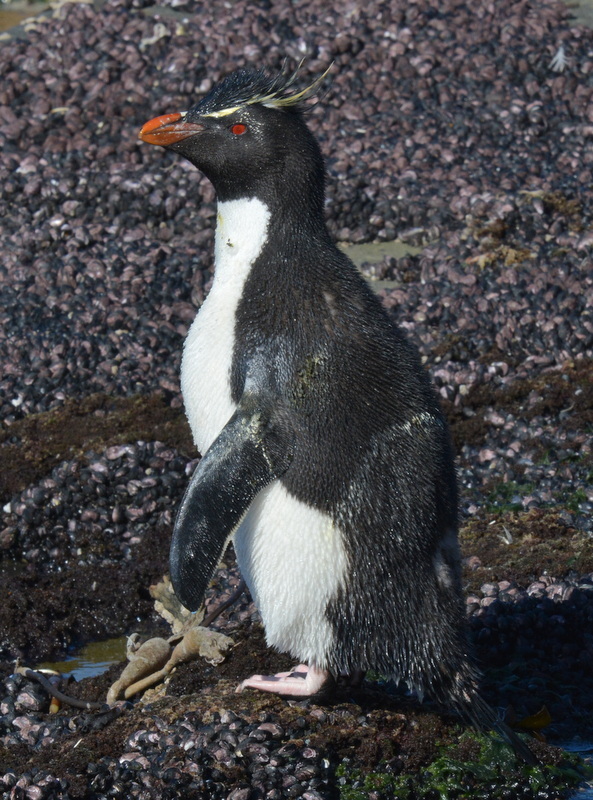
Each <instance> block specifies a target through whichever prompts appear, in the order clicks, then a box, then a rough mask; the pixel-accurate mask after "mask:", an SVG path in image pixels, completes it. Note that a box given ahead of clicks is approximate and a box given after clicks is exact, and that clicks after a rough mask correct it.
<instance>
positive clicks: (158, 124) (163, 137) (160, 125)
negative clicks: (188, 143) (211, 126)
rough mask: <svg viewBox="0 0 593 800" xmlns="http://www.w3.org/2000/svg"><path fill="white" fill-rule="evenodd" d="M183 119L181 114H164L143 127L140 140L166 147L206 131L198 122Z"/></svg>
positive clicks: (139, 136)
mask: <svg viewBox="0 0 593 800" xmlns="http://www.w3.org/2000/svg"><path fill="white" fill-rule="evenodd" d="M182 119H183V116H182V115H181V114H163V116H161V117H155V118H154V119H151V120H150V122H147V123H146V125H143V126H142V129H141V131H140V133H139V134H138V138H140V139H142V141H143V142H147V143H148V144H160V145H161V146H162V147H166V146H167V145H168V144H175V142H181V141H182V140H183V139H187V138H188V137H190V136H194V135H195V134H196V133H199V132H200V131H203V130H204V126H203V125H199V124H198V123H197V122H182V121H181V120H182Z"/></svg>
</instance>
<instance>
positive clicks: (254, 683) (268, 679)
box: [237, 664, 331, 697]
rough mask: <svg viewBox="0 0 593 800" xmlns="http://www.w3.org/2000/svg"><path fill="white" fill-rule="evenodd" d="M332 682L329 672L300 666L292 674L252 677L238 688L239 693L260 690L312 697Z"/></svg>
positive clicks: (283, 673)
mask: <svg viewBox="0 0 593 800" xmlns="http://www.w3.org/2000/svg"><path fill="white" fill-rule="evenodd" d="M330 680H331V675H330V673H329V672H327V670H324V669H318V668H317V667H309V666H307V664H299V665H298V667H294V668H293V669H291V670H290V672H279V673H278V674H277V675H252V676H251V678H247V679H246V680H244V681H242V682H241V683H240V684H239V685H238V686H237V691H238V692H242V691H243V690H244V689H259V690H260V691H262V692H274V693H275V694H281V695H287V696H290V697H310V696H311V695H314V694H317V693H318V692H320V691H321V690H322V689H323V688H324V687H325V686H326V684H327V682H328V681H330Z"/></svg>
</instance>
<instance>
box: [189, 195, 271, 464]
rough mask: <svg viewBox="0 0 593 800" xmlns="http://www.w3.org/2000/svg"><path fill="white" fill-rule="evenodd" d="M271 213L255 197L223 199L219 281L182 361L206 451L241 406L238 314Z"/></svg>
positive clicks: (197, 435) (194, 424) (195, 430)
mask: <svg viewBox="0 0 593 800" xmlns="http://www.w3.org/2000/svg"><path fill="white" fill-rule="evenodd" d="M269 218H270V212H269V211H268V208H267V206H266V205H265V204H264V203H262V202H261V201H260V200H257V199H255V198H251V199H244V200H231V201H229V202H227V203H219V204H218V215H217V225H216V237H215V245H214V262H215V268H214V269H215V272H214V283H213V284H212V289H211V290H210V293H209V294H208V297H207V298H206V300H205V301H204V303H203V304H202V307H201V309H200V311H199V312H198V315H197V317H196V319H195V320H194V322H193V325H192V326H191V328H190V330H189V333H188V335H187V339H186V340H185V345H184V348H183V359H182V361H181V391H182V394H183V402H184V404H185V412H186V414H187V418H188V421H189V424H190V427H191V430H192V434H193V437H194V441H195V443H196V446H197V448H198V450H199V451H200V453H201V454H202V455H204V453H205V452H206V451H207V450H208V448H209V447H210V445H211V444H212V442H213V441H214V440H215V439H216V437H217V436H218V434H219V433H220V431H221V430H222V429H223V428H224V426H225V425H226V423H227V422H228V420H229V419H230V417H231V416H232V414H233V412H234V410H235V404H234V403H233V401H232V398H231V387H230V378H231V365H232V361H233V350H234V346H235V314H236V311H237V306H238V304H239V300H240V299H241V295H242V294H243V288H244V286H245V281H246V280H247V276H248V275H249V271H250V269H251V265H252V264H253V262H254V261H255V259H256V258H257V256H258V255H259V253H260V251H261V248H262V246H263V245H264V243H265V241H266V236H267V230H268V222H269Z"/></svg>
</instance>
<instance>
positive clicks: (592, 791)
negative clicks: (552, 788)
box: [559, 741, 593, 800]
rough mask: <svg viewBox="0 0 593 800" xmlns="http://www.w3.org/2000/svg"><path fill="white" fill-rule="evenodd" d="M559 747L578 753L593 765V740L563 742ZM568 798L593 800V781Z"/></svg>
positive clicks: (570, 799) (569, 799) (571, 799)
mask: <svg viewBox="0 0 593 800" xmlns="http://www.w3.org/2000/svg"><path fill="white" fill-rule="evenodd" d="M559 747H562V748H564V750H567V751H568V752H569V753H578V755H580V756H581V758H583V759H584V760H585V761H586V762H587V764H590V765H591V766H593V742H581V741H576V742H563V743H561V744H560V745H559ZM568 800H593V781H591V782H589V783H588V784H585V785H584V786H582V787H581V788H580V789H578V790H577V791H576V792H575V793H574V794H573V795H571V796H570V797H569V798H568Z"/></svg>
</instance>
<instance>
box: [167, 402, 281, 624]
mask: <svg viewBox="0 0 593 800" xmlns="http://www.w3.org/2000/svg"><path fill="white" fill-rule="evenodd" d="M262 405H264V404H262V403H261V402H257V398H256V397H254V396H251V397H246V396H245V395H244V396H243V398H242V400H241V403H240V405H239V407H238V408H237V410H236V411H235V413H234V414H233V416H232V417H231V419H230V420H229V421H228V423H227V424H226V425H225V427H224V428H223V430H222V432H221V433H220V435H219V436H218V438H217V439H216V440H215V441H214V442H213V444H212V445H211V446H210V448H209V449H208V451H207V452H206V454H205V455H204V457H203V458H202V460H201V461H200V463H199V464H198V466H197V467H196V470H195V472H194V474H193V475H192V478H191V481H190V483H189V486H188V487H187V489H186V492H185V495H184V497H183V500H182V502H181V507H180V508H179V511H178V513H177V519H176V520H175V526H174V528H173V539H172V542H171V552H170V558H169V565H170V570H171V581H172V583H173V588H174V589H175V594H176V595H177V597H178V599H179V600H180V601H181V603H183V605H184V606H185V607H186V608H189V609H190V610H191V611H195V610H196V609H198V608H199V607H200V604H201V603H202V600H203V599H204V592H205V591H206V588H207V586H208V583H209V582H210V580H211V578H212V575H213V574H214V570H215V569H216V567H217V565H218V562H219V561H220V559H221V557H222V554H223V550H224V547H225V545H226V543H227V541H228V539H229V537H230V536H231V535H232V533H233V532H234V530H235V529H236V527H237V526H238V525H239V523H240V522H241V519H242V518H243V516H244V514H245V512H246V511H247V509H248V508H249V505H250V504H251V502H252V500H253V499H254V498H255V496H256V494H257V493H258V492H259V491H260V490H261V489H263V488H264V486H267V485H268V484H269V483H271V482H272V481H273V480H275V479H276V478H278V477H280V476H281V475H282V474H284V472H286V470H287V469H288V467H289V465H290V462H291V461H292V454H293V438H294V437H293V433H292V429H291V427H290V426H289V425H288V424H287V423H286V420H283V419H282V417H281V415H280V414H279V413H278V409H277V408H275V409H274V408H271V409H269V410H267V411H266V410H265V408H264V409H262Z"/></svg>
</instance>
